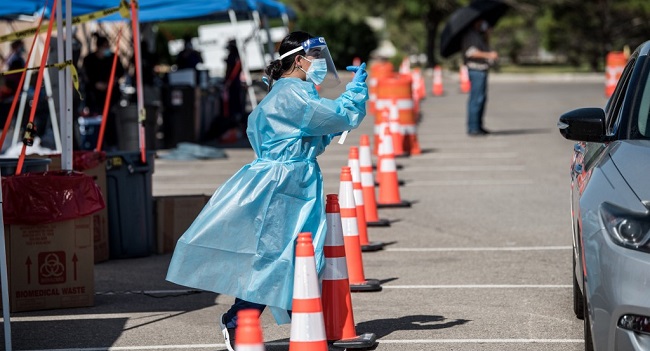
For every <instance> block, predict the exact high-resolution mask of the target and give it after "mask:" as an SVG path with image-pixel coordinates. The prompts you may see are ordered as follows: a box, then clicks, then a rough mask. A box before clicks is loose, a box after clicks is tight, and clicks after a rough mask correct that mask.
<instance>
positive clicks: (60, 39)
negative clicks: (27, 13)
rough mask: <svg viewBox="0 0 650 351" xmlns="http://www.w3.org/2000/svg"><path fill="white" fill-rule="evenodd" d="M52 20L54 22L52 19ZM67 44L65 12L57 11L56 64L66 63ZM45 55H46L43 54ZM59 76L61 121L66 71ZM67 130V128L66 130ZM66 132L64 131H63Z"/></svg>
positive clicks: (61, 117) (63, 113)
mask: <svg viewBox="0 0 650 351" xmlns="http://www.w3.org/2000/svg"><path fill="white" fill-rule="evenodd" d="M63 6H64V4H61V5H59V9H60V10H62V9H63V8H64V7H63ZM50 20H52V19H51V18H50ZM64 45H65V42H64V36H63V11H57V12H56V57H57V61H56V62H63V61H65V47H64ZM43 54H45V53H43ZM58 74H59V80H58V83H59V89H58V90H59V118H60V119H61V121H63V120H64V116H65V111H66V102H67V100H66V91H65V86H66V85H67V84H66V74H65V71H64V70H62V69H60V70H59V71H58ZM64 129H65V128H64ZM62 132H64V130H62ZM63 157H64V155H63V150H62V151H61V167H62V168H63V169H67V168H65V166H64V162H63V160H64V159H63Z"/></svg>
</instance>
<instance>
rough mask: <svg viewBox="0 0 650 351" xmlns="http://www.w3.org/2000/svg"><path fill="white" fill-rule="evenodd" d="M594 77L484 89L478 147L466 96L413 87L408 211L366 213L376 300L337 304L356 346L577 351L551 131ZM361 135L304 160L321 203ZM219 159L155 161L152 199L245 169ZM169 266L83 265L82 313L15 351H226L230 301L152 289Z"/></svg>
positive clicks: (596, 101)
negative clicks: (367, 339) (417, 117)
mask: <svg viewBox="0 0 650 351" xmlns="http://www.w3.org/2000/svg"><path fill="white" fill-rule="evenodd" d="M600 78H601V77H599V76H587V77H577V78H576V77H570V76H564V75H558V76H551V77H549V76H545V77H533V76H519V77H512V76H506V75H498V74H493V75H492V76H491V80H490V85H489V101H488V104H487V113H486V117H485V126H486V128H487V129H489V130H490V131H492V132H493V133H492V134H491V135H489V136H487V137H468V136H467V135H466V134H465V127H464V126H465V104H466V99H467V95H464V94H460V93H459V92H458V91H457V90H458V85H457V81H456V77H455V76H453V75H450V76H447V77H445V90H446V94H445V96H442V97H433V96H431V94H430V92H431V90H430V88H429V87H428V89H427V93H428V97H427V98H426V99H425V100H424V101H423V102H422V111H423V116H422V122H421V124H420V125H419V129H418V138H419V142H420V146H421V148H422V150H423V154H422V155H418V156H412V157H408V158H398V159H397V164H398V165H400V166H402V167H401V168H400V169H399V170H398V174H399V178H400V179H402V180H404V182H405V184H404V186H402V187H400V194H401V197H402V199H404V200H409V201H412V202H413V206H412V207H411V208H399V209H380V210H379V215H380V217H382V218H387V219H390V220H391V222H392V225H391V226H390V227H387V228H378V227H372V228H369V237H370V240H371V241H382V242H384V243H387V244H388V245H387V246H386V248H385V250H383V251H378V252H371V253H364V254H363V259H364V269H365V275H366V277H367V278H375V279H379V280H380V281H381V282H382V285H383V290H382V291H381V292H372V293H354V294H353V295H352V299H353V308H354V319H355V322H356V325H357V327H356V330H357V333H365V332H371V333H375V334H376V335H377V338H378V341H379V344H378V345H377V350H432V351H433V350H500V351H503V350H533V351H537V350H540V351H541V350H554V351H555V350H557V351H559V350H581V349H582V348H583V347H584V346H583V331H582V321H580V320H578V319H576V318H575V316H574V314H573V310H572V285H571V284H572V280H571V279H572V276H571V228H570V213H569V211H570V208H569V189H570V188H569V161H570V159H571V156H572V143H571V142H569V141H567V140H565V139H564V138H562V136H561V135H560V134H559V133H558V131H557V127H556V122H557V119H558V117H559V115H560V114H562V113H563V112H566V111H567V110H570V109H573V108H577V107H586V106H604V104H605V97H604V90H603V89H604V78H602V79H600ZM348 79H349V78H348ZM427 79H430V77H429V76H428V77H427ZM429 83H430V82H427V84H429ZM335 93H336V91H324V92H323V94H324V95H326V96H333V95H334V94H335ZM372 130H373V118H372V116H369V117H368V118H367V120H366V121H364V123H363V124H362V126H361V127H360V128H359V129H358V130H355V131H353V132H351V133H350V134H349V135H348V139H347V141H346V144H345V145H339V144H332V145H331V146H330V147H329V148H328V150H327V151H326V153H325V154H324V155H322V156H321V157H319V164H320V166H321V168H322V170H323V173H324V178H325V191H326V193H337V192H338V187H339V183H338V181H339V172H340V168H341V166H344V165H346V164H347V155H348V151H349V147H350V146H351V145H358V142H359V135H360V134H361V133H365V134H369V135H372ZM225 151H226V153H227V155H228V158H227V159H220V160H209V161H178V160H163V159H157V160H156V161H155V171H154V174H153V194H154V196H162V195H188V194H211V193H212V192H213V191H214V190H215V189H216V188H217V187H218V186H219V185H220V184H221V183H222V182H223V181H225V180H226V179H227V178H229V177H230V176H231V175H232V174H233V173H234V172H235V171H236V170H238V169H239V168H240V167H241V166H242V165H243V164H245V163H248V162H250V161H252V160H253V157H254V156H253V153H252V151H251V150H250V149H247V148H228V149H226V150H225ZM170 257H171V255H152V256H149V257H145V258H137V259H127V260H110V261H107V262H103V263H99V264H97V265H96V266H95V289H96V298H95V306H93V307H90V308H76V309H63V310H49V311H39V312H24V313H15V314H12V337H13V345H14V349H16V350H52V349H55V350H108V349H111V350H225V346H224V344H223V339H222V338H221V336H220V331H219V328H218V323H217V318H218V316H220V314H221V313H223V312H225V311H226V310H227V309H228V308H229V307H230V304H231V303H232V301H233V298H232V297H230V296H219V295H216V294H214V293H208V292H199V291H195V290H192V289H188V288H185V287H182V286H177V285H174V284H171V283H168V282H166V281H165V280H164V277H165V273H166V268H167V265H168V263H169V259H170ZM225 274H227V273H225ZM262 325H263V330H264V339H265V341H266V348H267V350H271V351H274V350H287V349H288V341H289V334H290V327H289V325H283V326H277V325H275V323H274V321H273V318H272V316H271V314H270V313H269V312H268V311H267V312H265V313H264V314H263V315H262ZM1 341H2V343H4V341H3V340H1Z"/></svg>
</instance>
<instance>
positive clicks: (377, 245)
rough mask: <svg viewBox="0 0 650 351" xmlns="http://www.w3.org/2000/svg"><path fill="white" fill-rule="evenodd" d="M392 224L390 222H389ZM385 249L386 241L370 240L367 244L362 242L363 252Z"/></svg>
mask: <svg viewBox="0 0 650 351" xmlns="http://www.w3.org/2000/svg"><path fill="white" fill-rule="evenodd" d="M389 224H390V223H389ZM383 249H384V243H383V242H381V241H379V242H376V241H370V242H368V243H367V244H362V245H361V251H363V252H374V251H379V250H383Z"/></svg>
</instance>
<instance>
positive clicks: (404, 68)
mask: <svg viewBox="0 0 650 351" xmlns="http://www.w3.org/2000/svg"><path fill="white" fill-rule="evenodd" d="M399 72H400V73H401V74H414V75H415V77H414V80H413V81H414V85H415V86H414V88H415V87H417V88H418V89H414V92H416V91H417V92H418V93H419V95H418V96H420V98H424V95H425V94H422V93H420V91H422V90H423V89H424V86H423V84H422V86H420V85H421V83H420V82H421V80H419V79H416V78H419V71H417V70H415V69H414V70H413V72H411V61H410V59H409V58H408V57H405V58H404V59H403V60H402V63H401V64H400V67H399ZM458 73H459V81H460V85H459V88H460V92H461V93H469V91H470V88H471V85H470V82H469V74H468V71H467V66H465V65H461V66H460V68H459V71H458ZM431 93H432V95H433V96H442V95H443V94H444V87H443V83H442V68H441V67H440V65H436V66H435V67H434V68H433V87H432V89H431Z"/></svg>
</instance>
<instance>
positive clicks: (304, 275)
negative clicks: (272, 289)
mask: <svg viewBox="0 0 650 351" xmlns="http://www.w3.org/2000/svg"><path fill="white" fill-rule="evenodd" d="M289 351H327V339H326V336H325V321H324V319H323V305H322V303H321V299H320V285H319V284H318V274H317V273H316V260H315V259H314V245H313V244H312V241H311V233H300V234H298V244H297V245H296V262H295V270H294V275H293V304H292V307H291V337H290V339H289Z"/></svg>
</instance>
